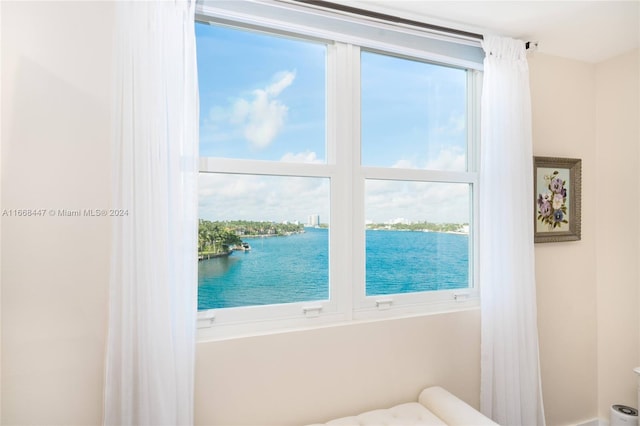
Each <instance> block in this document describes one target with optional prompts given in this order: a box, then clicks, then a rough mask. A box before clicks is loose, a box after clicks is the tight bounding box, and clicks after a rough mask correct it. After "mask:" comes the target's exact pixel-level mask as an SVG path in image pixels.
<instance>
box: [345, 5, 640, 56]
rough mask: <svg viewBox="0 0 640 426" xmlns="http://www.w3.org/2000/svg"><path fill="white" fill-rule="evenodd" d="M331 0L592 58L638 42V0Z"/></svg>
mask: <svg viewBox="0 0 640 426" xmlns="http://www.w3.org/2000/svg"><path fill="white" fill-rule="evenodd" d="M334 2H335V3H341V4H348V5H350V6H353V7H358V8H362V9H369V10H372V11H376V12H379V13H386V14H392V15H397V16H401V17H403V18H408V19H412V20H419V21H424V22H428V23H431V24H435V25H441V26H445V27H450V28H455V29H460V30H465V31H470V32H474V33H480V34H496V35H503V36H509V37H513V38H519V39H522V40H525V41H537V42H538V51H539V52H542V53H546V54H550V55H556V56H562V57H566V58H572V59H577V60H580V61H585V62H592V63H597V62H601V61H603V60H606V59H608V58H611V57H614V56H616V55H619V54H621V53H625V52H627V51H630V50H632V49H634V48H638V47H639V46H640V0H627V1H610V0H600V1H555V0H537V1H483V0H476V1H457V0H451V1H441V0H440V1H429V0H387V1H381V0H334Z"/></svg>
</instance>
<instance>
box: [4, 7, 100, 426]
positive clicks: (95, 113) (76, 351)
mask: <svg viewBox="0 0 640 426" xmlns="http://www.w3.org/2000/svg"><path fill="white" fill-rule="evenodd" d="M0 7H1V8H2V46H1V54H2V133H1V138H2V167H1V169H2V208H3V209H41V208H43V209H47V210H49V209H83V208H106V207H108V205H109V198H110V187H109V185H110V177H109V173H110V172H109V156H110V153H109V132H110V113H109V108H110V107H109V84H110V63H111V60H110V58H111V36H112V24H113V16H112V15H113V11H112V9H113V5H112V4H110V3H107V2H95V3H87V2H69V3H61V2H42V3H37V2H6V1H3V2H1V4H0ZM1 250H2V272H1V274H2V424H7V425H11V424H68V425H73V424H77V425H89V424H99V423H100V422H101V418H102V377H103V358H104V348H105V337H106V313H107V276H108V265H109V260H108V259H109V221H108V219H104V218H100V219H98V218H88V217H81V218H75V217H54V216H49V215H48V213H47V215H46V216H45V217H4V218H2V248H1Z"/></svg>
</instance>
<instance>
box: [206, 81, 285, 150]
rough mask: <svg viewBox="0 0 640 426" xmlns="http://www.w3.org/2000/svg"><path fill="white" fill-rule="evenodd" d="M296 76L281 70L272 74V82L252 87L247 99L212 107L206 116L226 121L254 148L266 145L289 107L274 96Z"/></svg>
mask: <svg viewBox="0 0 640 426" xmlns="http://www.w3.org/2000/svg"><path fill="white" fill-rule="evenodd" d="M295 78H296V73H295V71H281V72H278V73H276V74H275V75H274V76H273V80H274V81H273V83H271V84H270V85H269V86H267V87H265V88H264V89H255V90H253V91H252V92H251V95H252V96H251V97H249V98H239V99H237V100H236V101H235V102H233V104H232V105H231V106H230V108H229V110H228V111H224V110H222V109H221V108H220V107H213V108H212V109H211V111H210V112H209V119H210V120H211V121H212V122H214V123H216V122H223V121H226V122H228V123H229V124H231V125H233V126H236V127H237V128H239V130H240V131H241V132H242V134H243V135H244V137H245V138H246V139H247V141H249V143H251V145H253V146H254V147H256V148H265V147H267V146H269V145H270V144H271V143H272V142H273V140H274V139H275V138H276V137H277V136H278V133H280V131H281V130H282V128H283V126H284V124H285V120H286V118H287V113H288V111H289V108H288V107H287V106H286V105H285V104H284V103H283V102H282V101H281V100H280V99H278V96H280V94H281V93H282V92H283V91H284V90H285V89H286V88H287V87H289V86H290V85H291V84H293V81H294V80H295Z"/></svg>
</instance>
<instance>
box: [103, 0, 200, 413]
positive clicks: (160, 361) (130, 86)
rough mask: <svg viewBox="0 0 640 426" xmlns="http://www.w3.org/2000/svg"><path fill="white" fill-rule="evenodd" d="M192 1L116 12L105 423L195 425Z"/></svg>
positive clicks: (133, 4)
mask: <svg viewBox="0 0 640 426" xmlns="http://www.w3.org/2000/svg"><path fill="white" fill-rule="evenodd" d="M194 7H195V1H194V0H193V1H178V0H176V1H151V2H145V1H127V2H117V3H116V37H115V44H114V69H113V72H114V94H115V96H114V98H115V99H114V100H115V102H114V117H113V120H114V136H113V145H112V149H113V159H112V168H113V194H114V195H113V207H114V208H120V209H123V212H124V213H127V215H126V216H121V217H116V218H114V220H113V222H112V237H113V238H112V259H111V279H110V307H109V324H108V325H109V330H108V342H107V358H106V377H105V406H104V423H105V424H106V425H188V424H192V423H193V382H194V371H193V370H194V353H195V330H196V314H197V306H196V290H197V289H196V286H197V284H196V276H197V275H196V274H197V251H196V250H197V246H196V244H197V240H196V233H197V152H198V91H197V71H196V61H195V33H194Z"/></svg>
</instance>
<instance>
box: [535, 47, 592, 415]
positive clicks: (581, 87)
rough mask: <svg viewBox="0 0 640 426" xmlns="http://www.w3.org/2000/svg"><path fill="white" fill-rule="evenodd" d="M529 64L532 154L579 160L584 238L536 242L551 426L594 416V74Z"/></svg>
mask: <svg viewBox="0 0 640 426" xmlns="http://www.w3.org/2000/svg"><path fill="white" fill-rule="evenodd" d="M529 65H530V72H531V74H530V76H531V97H532V111H533V153H534V155H537V156H549V157H571V158H581V159H582V240H581V241H576V242H563V243H543V244H536V282H537V289H538V293H537V296H538V326H539V336H540V358H541V359H540V364H541V371H542V390H543V396H544V403H545V412H546V418H547V422H548V424H549V426H555V425H565V424H572V423H573V424H575V423H578V422H579V421H581V420H587V419H592V418H595V417H597V361H598V359H597V316H596V297H597V295H596V285H597V283H596V269H595V265H596V258H597V250H596V247H597V242H596V239H597V234H596V226H595V220H596V218H595V211H596V207H597V206H596V204H595V194H596V191H595V180H596V179H595V177H596V174H595V168H596V164H597V158H596V140H595V95H594V87H595V86H594V85H595V73H594V69H593V66H592V65H590V64H586V63H583V62H579V61H572V60H567V59H563V58H558V57H553V56H547V55H542V54H537V53H536V54H534V55H532V56H530V58H529ZM532 213H533V212H532Z"/></svg>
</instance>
